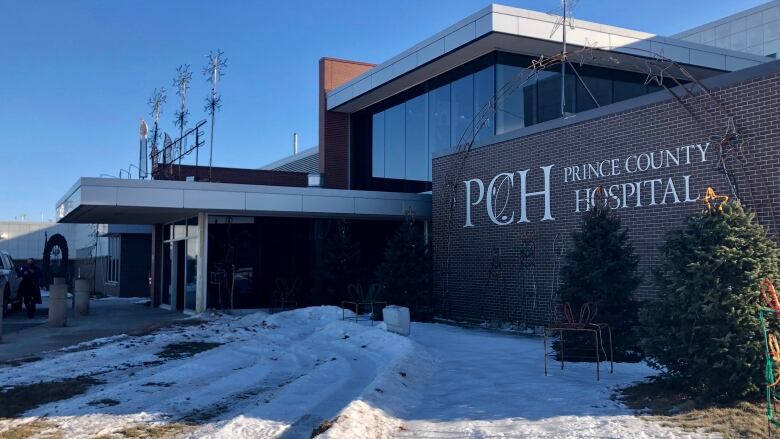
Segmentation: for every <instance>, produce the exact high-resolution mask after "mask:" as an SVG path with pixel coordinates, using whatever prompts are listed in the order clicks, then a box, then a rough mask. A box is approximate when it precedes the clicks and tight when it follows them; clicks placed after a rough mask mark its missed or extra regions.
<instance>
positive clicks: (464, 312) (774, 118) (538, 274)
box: [433, 74, 780, 324]
mask: <svg viewBox="0 0 780 439" xmlns="http://www.w3.org/2000/svg"><path fill="white" fill-rule="evenodd" d="M713 94H714V96H715V97H716V98H717V99H718V100H719V101H720V102H721V103H722V104H723V105H724V107H725V108H726V110H727V111H728V112H729V113H731V114H732V115H733V116H734V118H735V121H736V124H737V126H739V127H741V129H743V130H744V132H745V133H747V135H748V136H749V138H750V139H751V140H750V142H749V143H747V144H745V145H744V151H743V152H744V155H745V159H746V163H747V164H746V165H745V166H744V167H740V166H739V165H735V164H734V163H736V161H735V160H734V159H729V160H730V163H732V169H733V170H734V171H735V172H734V173H735V175H736V177H737V182H738V184H739V185H738V186H739V187H740V192H741V195H742V199H743V201H745V202H746V203H748V204H749V205H750V206H752V207H753V208H754V209H755V211H756V213H757V218H758V220H759V222H760V223H762V224H763V225H765V227H768V229H769V230H770V234H771V235H772V236H773V238H774V239H775V240H777V238H778V230H776V229H773V228H772V227H773V225H774V224H775V223H774V221H775V219H780V211H778V208H779V207H780V199H778V187H780V166H779V165H780V111H778V108H780V74H773V75H770V76H765V77H759V78H755V79H752V80H749V81H745V82H741V83H737V84H733V85H730V86H727V87H725V88H721V89H718V90H714V92H713ZM685 104H686V105H687V106H689V107H690V108H691V109H692V110H693V111H694V113H695V114H696V115H697V116H698V118H699V120H700V121H701V123H699V122H697V121H696V120H695V119H694V118H693V117H692V116H691V114H690V113H689V112H687V111H686V110H685V109H684V108H683V107H682V106H681V105H680V104H679V103H678V102H677V101H674V100H668V101H663V102H660V103H656V104H651V105H648V106H644V107H640V108H635V109H630V110H627V111H625V112H622V113H615V114H610V115H606V116H603V117H601V118H597V119H592V120H586V121H583V122H581V123H574V124H570V125H567V126H563V127H558V128H555V129H551V130H549V131H544V132H540V133H536V134H531V135H528V136H525V137H519V138H516V139H513V140H509V141H506V142H503V143H499V144H495V145H491V146H487V147H483V148H478V149H475V150H473V151H471V153H470V155H469V156H468V157H467V159H466V161H465V166H464V168H463V172H462V173H459V172H458V171H456V170H454V169H457V167H458V166H457V165H456V164H457V161H458V160H459V159H460V156H457V155H449V156H444V157H440V158H436V159H434V162H433V228H434V231H435V235H434V245H435V248H434V255H435V256H434V258H435V267H436V276H435V290H436V293H437V297H440V298H445V299H448V301H445V302H443V303H445V304H447V303H448V304H449V306H448V307H446V308H445V309H442V310H441V311H442V312H447V311H448V312H449V317H451V318H454V319H467V320H475V321H491V320H499V321H514V320H522V319H523V318H522V317H523V315H525V316H527V321H529V322H531V323H535V324H543V323H545V322H546V321H548V319H549V317H550V308H551V302H554V301H555V296H554V295H553V293H554V291H555V290H556V279H557V277H556V275H555V273H556V271H557V270H558V267H559V266H560V264H561V263H562V262H563V259H562V258H561V259H556V257H555V256H554V252H553V248H554V247H553V242H554V241H555V240H556V237H557V238H558V239H559V240H563V242H565V243H566V246H567V247H570V246H571V232H572V231H573V230H576V229H578V228H579V225H580V223H581V217H582V214H581V213H577V212H576V208H575V201H576V198H575V191H577V190H582V189H584V188H594V187H597V186H598V185H603V186H604V187H605V188H606V187H609V186H611V185H618V190H617V191H616V194H618V195H619V196H622V194H621V191H622V186H621V185H622V184H624V183H632V182H633V183H635V182H640V181H648V180H653V179H660V181H661V184H660V185H659V187H658V188H657V189H656V191H655V196H656V197H657V198H656V203H655V205H652V204H651V201H652V200H650V186H651V185H652V183H647V184H644V185H643V186H642V189H643V190H644V192H642V194H641V203H642V206H641V207H636V196H629V197H628V200H629V202H628V203H627V204H628V207H622V206H621V207H620V208H617V209H615V211H616V212H617V213H618V215H619V216H620V218H621V219H622V222H623V225H624V227H626V228H627V230H628V233H629V235H630V237H631V239H632V241H633V245H634V248H635V251H636V253H637V255H638V256H639V257H640V266H639V269H640V271H641V274H642V275H643V276H644V280H643V283H642V285H641V287H640V289H639V291H638V293H637V299H651V298H652V297H653V296H654V287H653V284H652V273H651V269H652V267H654V266H655V265H656V264H657V262H658V258H659V246H660V245H661V244H662V242H663V240H664V236H665V234H666V233H667V231H669V230H672V229H679V228H681V227H683V226H684V223H685V219H686V217H688V216H689V215H691V214H693V213H695V212H697V211H699V210H700V209H702V208H703V204H702V203H701V201H697V202H684V200H682V198H683V197H684V192H685V188H684V178H685V176H689V177H688V178H689V186H690V188H689V190H690V197H691V198H692V199H695V198H696V197H697V196H703V193H704V191H705V190H706V188H707V187H708V186H712V187H713V188H714V189H715V191H716V192H718V193H722V194H729V195H731V192H732V191H731V189H730V185H729V184H728V181H727V180H726V178H725V177H724V174H723V173H722V172H721V170H720V169H719V168H718V163H719V158H720V151H719V148H718V145H717V141H718V140H719V139H720V138H721V137H722V136H723V134H724V133H725V132H726V129H727V124H728V118H727V117H725V116H724V115H723V113H721V112H719V111H718V110H717V109H716V108H715V106H714V105H713V103H712V101H710V100H709V98H707V97H706V96H697V97H692V98H686V99H685ZM706 142H711V143H710V145H709V147H708V148H707V154H706V161H704V162H702V161H701V160H700V153H699V151H698V150H695V149H693V150H690V154H691V157H690V164H681V165H680V166H674V165H672V166H668V167H667V166H666V165H665V164H662V163H661V161H660V160H658V157H659V152H660V151H664V150H667V149H671V150H674V151H676V148H678V147H685V146H686V145H694V144H704V143H706ZM650 152H655V156H654V157H655V160H656V161H657V164H659V165H660V167H659V168H658V169H653V168H652V167H651V168H649V169H648V170H647V171H646V172H635V173H627V172H626V171H625V170H624V167H625V161H626V160H627V159H629V158H630V157H631V156H633V155H640V154H642V153H650ZM681 156H682V157H681V159H682V160H683V161H684V160H685V152H683V153H682V154H681ZM724 156H725V154H724ZM607 159H617V168H618V169H619V170H621V171H622V172H621V174H620V175H614V176H599V177H597V178H593V179H590V180H585V181H574V182H572V181H571V179H570V178H569V181H568V182H567V181H566V177H567V176H566V175H565V173H566V172H567V171H566V167H571V166H572V165H582V164H587V163H597V162H599V161H602V160H607ZM548 165H554V167H553V168H551V177H550V187H551V208H552V209H551V210H552V216H553V217H554V220H552V221H550V220H548V221H540V220H541V219H542V215H543V214H544V206H543V201H544V197H542V196H533V197H530V198H528V199H527V200H528V201H527V203H528V204H527V215H528V220H529V221H530V222H528V223H518V220H519V215H520V206H519V204H520V201H519V200H520V190H521V189H520V180H519V179H520V176H519V174H517V172H518V171H522V170H528V174H527V184H528V186H527V191H528V192H529V193H532V192H536V191H541V190H543V189H544V176H543V171H542V169H540V167H542V166H548ZM607 166H609V165H607ZM504 172H507V173H514V179H515V180H514V184H508V183H507V184H505V185H504V187H503V188H497V189H496V192H495V195H494V194H491V193H490V192H491V191H490V190H489V187H488V185H489V183H490V181H491V180H492V179H493V178H494V177H495V176H496V175H497V174H499V173H504ZM452 173H457V174H458V175H457V176H456V177H455V178H454V179H453V180H455V181H456V182H457V185H458V186H457V190H456V192H455V196H456V200H455V207H454V209H452V216H451V218H452V222H453V223H452V227H451V228H450V229H449V230H451V235H449V236H451V243H450V249H451V251H450V253H449V264H450V265H449V270H446V266H447V260H448V259H447V254H448V252H447V242H448V240H447V236H448V233H447V230H448V228H447V221H448V218H450V211H451V209H450V200H449V199H448V193H449V192H448V190H447V183H446V182H447V175H448V174H452ZM472 178H479V179H481V180H482V181H483V182H484V188H485V198H486V199H487V198H488V197H494V199H496V202H495V203H494V209H495V210H497V211H499V212H500V211H501V209H502V207H503V206H504V204H503V203H504V201H505V200H508V204H507V208H506V210H504V212H503V213H500V214H499V215H500V216H502V217H503V216H506V218H507V220H509V219H510V218H511V215H512V214H514V215H515V216H514V219H513V220H511V221H508V222H510V224H508V225H496V224H494V223H493V222H492V221H491V219H490V218H489V216H488V215H487V207H486V202H485V200H483V201H482V202H481V203H480V204H479V205H477V206H474V207H472V210H471V215H472V222H473V224H474V226H473V227H464V226H465V225H466V223H465V212H466V210H465V207H466V206H465V205H466V199H465V194H466V188H465V186H466V185H465V183H463V182H464V181H465V180H468V179H472ZM670 178H671V179H672V181H673V184H674V185H675V186H676V191H677V195H678V197H679V198H680V201H681V202H680V203H675V202H674V199H673V197H672V196H671V195H668V196H667V202H666V203H661V201H662V196H663V194H664V192H665V190H666V188H667V185H668V180H669V179H670ZM626 190H627V193H628V192H630V190H629V189H626ZM507 194H508V195H507ZM472 196H473V198H472V200H471V201H472V202H473V201H475V199H476V198H477V196H478V189H477V187H476V183H473V184H472ZM496 206H498V207H496ZM583 207H584V204H583ZM499 220H502V218H499ZM524 237H526V238H528V237H530V238H533V240H534V241H535V254H534V257H533V264H534V266H533V267H532V268H528V269H521V266H520V263H519V261H520V253H519V247H520V245H521V240H522V239H523V238H524ZM496 250H500V252H501V253H500V254H501V257H500V258H498V261H499V262H500V264H496V263H495V262H496V261H495V258H494V257H493V255H494V252H495V251H496ZM496 267H498V268H496ZM447 273H449V293H448V294H447V295H445V286H446V279H447V278H446V276H447ZM491 273H493V274H492V275H491Z"/></svg>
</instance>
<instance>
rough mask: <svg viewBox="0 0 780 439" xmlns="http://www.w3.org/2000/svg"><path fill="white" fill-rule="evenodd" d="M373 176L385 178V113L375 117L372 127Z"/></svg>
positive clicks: (377, 114)
mask: <svg viewBox="0 0 780 439" xmlns="http://www.w3.org/2000/svg"><path fill="white" fill-rule="evenodd" d="M371 166H372V171H371V175H373V176H374V177H384V176H385V113H384V112H381V113H376V114H375V115H374V120H373V124H372V127H371Z"/></svg>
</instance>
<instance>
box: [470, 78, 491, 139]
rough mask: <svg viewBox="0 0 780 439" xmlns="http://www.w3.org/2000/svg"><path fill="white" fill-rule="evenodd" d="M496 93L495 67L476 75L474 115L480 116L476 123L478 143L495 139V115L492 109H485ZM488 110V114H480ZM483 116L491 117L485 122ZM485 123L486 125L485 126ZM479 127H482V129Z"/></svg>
mask: <svg viewBox="0 0 780 439" xmlns="http://www.w3.org/2000/svg"><path fill="white" fill-rule="evenodd" d="M494 93H495V78H494V76H493V66H490V67H487V68H485V69H482V70H480V71H478V72H477V73H474V114H475V115H480V118H479V120H476V121H475V124H477V125H476V126H475V127H474V129H475V130H477V138H476V140H477V141H482V140H486V139H489V138H491V137H493V133H494V132H495V128H494V127H493V120H494V118H493V115H492V112H493V110H492V109H485V106H487V105H488V104H489V103H490V100H491V99H492V98H493V94H494ZM483 110H486V111H487V113H480V112H481V111H483ZM482 114H484V115H487V116H489V117H488V119H487V120H483V118H482V116H481V115H482ZM483 122H484V124H483ZM479 125H482V126H481V127H480V126H479Z"/></svg>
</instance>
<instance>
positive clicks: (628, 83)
mask: <svg viewBox="0 0 780 439" xmlns="http://www.w3.org/2000/svg"><path fill="white" fill-rule="evenodd" d="M645 77H646V75H641V74H638V73H632V72H621V71H618V70H615V71H613V72H612V78H613V83H612V90H613V102H619V101H623V100H626V99H631V98H635V97H637V96H642V95H643V94H645V89H646V88H645Z"/></svg>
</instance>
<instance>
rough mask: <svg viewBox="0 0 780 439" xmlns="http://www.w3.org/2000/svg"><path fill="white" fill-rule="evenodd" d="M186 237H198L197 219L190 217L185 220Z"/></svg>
mask: <svg viewBox="0 0 780 439" xmlns="http://www.w3.org/2000/svg"><path fill="white" fill-rule="evenodd" d="M187 236H189V237H193V236H198V217H197V216H196V217H192V218H189V219H188V220H187Z"/></svg>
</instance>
